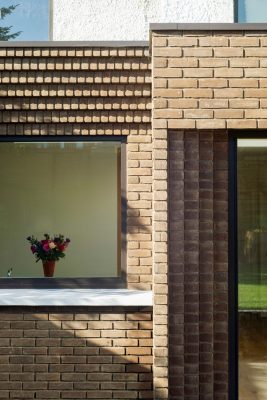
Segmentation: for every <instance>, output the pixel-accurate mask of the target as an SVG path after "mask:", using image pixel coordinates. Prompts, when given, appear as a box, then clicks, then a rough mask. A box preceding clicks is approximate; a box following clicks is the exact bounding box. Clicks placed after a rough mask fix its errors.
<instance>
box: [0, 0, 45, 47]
mask: <svg viewBox="0 0 267 400" xmlns="http://www.w3.org/2000/svg"><path fill="white" fill-rule="evenodd" d="M0 10H1V16H0V40H1V41H2V40H5V41H6V40H11V41H12V40H22V41H23V40H49V29H50V28H49V25H50V0H19V1H14V0H0Z"/></svg>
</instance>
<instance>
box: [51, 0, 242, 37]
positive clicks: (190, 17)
mask: <svg viewBox="0 0 267 400" xmlns="http://www.w3.org/2000/svg"><path fill="white" fill-rule="evenodd" d="M233 1H234V0H53V40H93V41H94V40H148V39H149V35H148V30H149V23H153V22H154V23H155V22H180V23H182V22H184V23H186V22H192V23H193V22H213V23H215V22H234V12H233V10H234V6H233Z"/></svg>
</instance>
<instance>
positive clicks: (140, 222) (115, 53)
mask: <svg viewBox="0 0 267 400" xmlns="http://www.w3.org/2000/svg"><path fill="white" fill-rule="evenodd" d="M150 75H151V71H150V59H149V57H148V49H147V48H145V47H127V48H115V47H105V48H103V47H92V48H86V47H84V48H81V47H77V48H74V47H70V48H57V47H49V48H45V47H39V48H28V47H14V48H12V47H7V48H5V47H1V48H0V98H1V101H0V103H1V104H0V135H2V136H3V135H4V136H16V135H19V136H21V135H22V136H23V135H27V136H31V135H32V136H40V135H42V136H43V137H44V139H45V137H46V136H51V135H53V136H54V135H66V136H70V135H75V136H78V135H82V136H83V137H84V138H85V139H86V137H88V136H91V137H95V136H96V135H98V136H99V135H108V136H109V137H112V135H117V136H126V137H127V156H126V158H127V174H126V175H127V192H126V193H127V198H126V200H127V282H128V287H129V288H135V289H140V290H143V289H148V290H149V289H151V286H152V232H151V226H152V135H151V121H150V120H151V117H150V112H151V111H150V110H151V76H150ZM56 312H57V311H56V309H55V308H52V309H50V310H46V311H44V312H42V310H41V309H36V310H35V312H34V313H31V312H29V311H28V310H25V309H21V308H19V309H17V311H14V309H11V310H9V312H7V310H6V309H2V310H1V313H0V343H1V344H0V368H1V371H0V398H4V399H6V398H14V399H17V400H21V399H32V398H45V399H48V398H69V399H72V400H74V399H80V398H92V399H108V398H113V399H137V398H152V395H153V394H152V315H151V313H152V311H151V309H145V310H140V309H133V310H131V308H125V309H120V308H118V307H116V308H114V309H113V310H109V309H100V308H93V309H88V310H82V311H79V310H78V309H77V308H74V309H72V310H70V311H64V310H63V311H61V312H60V314H59V313H56Z"/></svg>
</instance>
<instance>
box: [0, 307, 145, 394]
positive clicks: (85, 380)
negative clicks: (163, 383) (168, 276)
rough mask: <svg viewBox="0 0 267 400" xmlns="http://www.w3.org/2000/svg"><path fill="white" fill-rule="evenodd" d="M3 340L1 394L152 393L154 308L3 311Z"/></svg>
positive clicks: (0, 325) (0, 323) (0, 329)
mask: <svg viewBox="0 0 267 400" xmlns="http://www.w3.org/2000/svg"><path fill="white" fill-rule="evenodd" d="M73 311H74V312H73ZM37 312H38V311H37ZM0 346H1V347H0V369H1V371H0V374H1V382H0V398H3V399H8V398H14V399H33V398H34V399H51V398H53V399H72V400H73V399H100V398H101V399H102V398H103V399H152V398H153V391H152V361H153V360H152V310H151V309H150V308H145V309H142V308H139V309H137V308H134V309H129V308H128V310H127V309H126V308H125V309H122V308H118V307H116V308H114V309H111V308H98V307H92V308H87V309H86V308H85V309H83V310H80V311H77V310H68V311H65V312H64V311H63V313H61V314H59V313H53V311H52V313H51V310H50V312H39V313H31V312H25V311H24V312H19V311H17V312H14V313H10V314H9V313H0Z"/></svg>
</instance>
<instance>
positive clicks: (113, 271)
mask: <svg viewBox="0 0 267 400" xmlns="http://www.w3.org/2000/svg"><path fill="white" fill-rule="evenodd" d="M119 165H120V144H118V143H115V142H94V143H92V142H76V143H70V142H69V143H66V142H65V143H64V142H61V143H51V142H50V143H44V142H43V143H37V142H35V143H21V142H20V143H1V144H0V188H1V189H0V190H1V196H0V226H1V230H0V243H1V252H0V276H1V277H5V276H7V271H8V270H9V269H10V268H12V270H13V271H12V276H13V277H42V276H43V271H42V262H41V261H39V262H38V263H36V262H35V258H34V256H33V254H32V253H31V251H30V245H29V243H28V242H27V241H26V238H27V237H28V236H29V235H34V236H36V237H37V238H38V239H43V234H44V233H48V234H51V235H53V234H59V233H61V234H63V235H65V236H66V237H69V238H70V239H71V242H70V245H69V246H68V248H67V250H66V257H65V258H64V259H62V260H60V261H58V262H56V272H55V276H56V277H98V276H99V277H114V276H117V271H118V262H119V258H120V254H118V253H119V251H118V249H119V245H120V240H119V241H118V237H119V234H120V232H119V231H118V229H119V226H118V217H119V214H118V212H119V204H120V200H119V199H118V197H120V173H119V171H118V168H119ZM118 242H119V243H118Z"/></svg>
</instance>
